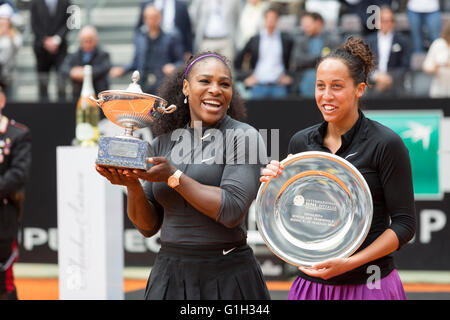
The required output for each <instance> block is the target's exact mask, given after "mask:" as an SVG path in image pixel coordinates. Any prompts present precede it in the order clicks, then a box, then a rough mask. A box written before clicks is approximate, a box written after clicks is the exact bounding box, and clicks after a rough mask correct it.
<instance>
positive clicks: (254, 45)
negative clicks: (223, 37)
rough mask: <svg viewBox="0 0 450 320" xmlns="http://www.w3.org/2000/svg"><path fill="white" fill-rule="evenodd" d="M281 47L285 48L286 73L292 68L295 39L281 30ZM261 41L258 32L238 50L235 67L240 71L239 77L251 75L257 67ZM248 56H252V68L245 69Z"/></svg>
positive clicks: (284, 62)
mask: <svg viewBox="0 0 450 320" xmlns="http://www.w3.org/2000/svg"><path fill="white" fill-rule="evenodd" d="M280 34H281V47H282V50H283V65H284V69H285V70H286V73H287V72H288V71H289V69H290V63H291V53H292V47H293V41H292V38H291V37H290V35H289V34H287V33H285V32H281V33H280ZM259 41H260V35H259V34H257V35H255V36H253V37H251V38H250V40H249V41H248V42H247V43H246V45H245V46H244V48H243V49H242V50H241V51H239V52H238V54H237V55H236V58H235V60H234V67H235V69H236V70H237V71H239V73H240V75H238V78H239V79H244V78H246V77H247V76H249V75H250V74H251V73H252V72H253V71H254V70H255V68H256V63H257V62H258V58H259ZM246 57H250V70H248V71H246V70H243V62H244V59H245V58H246Z"/></svg>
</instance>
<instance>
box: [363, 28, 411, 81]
mask: <svg viewBox="0 0 450 320" xmlns="http://www.w3.org/2000/svg"><path fill="white" fill-rule="evenodd" d="M377 39H378V33H377V32H374V33H372V34H370V35H368V36H367V37H366V42H367V44H368V45H369V47H370V49H371V50H372V52H373V54H374V55H375V59H376V61H377V62H376V63H378V57H379V53H378V40H377ZM409 59H410V50H409V48H408V41H407V40H406V38H405V37H404V36H403V35H402V34H401V33H399V32H394V38H393V40H392V46H391V54H390V56H389V62H388V72H393V71H397V72H402V73H403V72H406V71H408V69H409Z"/></svg>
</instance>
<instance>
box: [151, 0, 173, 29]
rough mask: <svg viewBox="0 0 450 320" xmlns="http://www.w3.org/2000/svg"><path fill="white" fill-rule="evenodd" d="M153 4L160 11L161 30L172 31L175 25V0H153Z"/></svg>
mask: <svg viewBox="0 0 450 320" xmlns="http://www.w3.org/2000/svg"><path fill="white" fill-rule="evenodd" d="M154 6H155V7H156V8H157V9H158V10H159V11H160V12H161V13H162V21H161V28H162V29H163V31H164V32H166V33H170V32H172V31H173V29H174V27H175V0H155V2H154Z"/></svg>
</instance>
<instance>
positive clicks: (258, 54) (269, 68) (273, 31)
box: [234, 7, 293, 99]
mask: <svg viewBox="0 0 450 320" xmlns="http://www.w3.org/2000/svg"><path fill="white" fill-rule="evenodd" d="M278 18H279V13H278V11H277V10H276V9H275V8H273V7H270V8H269V9H267V11H266V13H265V15H264V29H263V30H261V32H260V33H259V34H257V35H255V36H253V37H251V38H250V40H249V41H248V42H247V44H246V45H245V46H244V48H243V49H242V50H241V51H240V52H238V54H237V56H236V59H235V63H234V67H235V69H236V72H237V73H239V74H240V75H239V76H238V78H245V79H244V85H245V86H246V87H248V88H251V96H252V98H254V99H261V98H266V97H271V98H284V97H286V96H287V94H288V86H289V85H290V84H291V83H292V77H291V76H290V75H288V74H287V72H288V70H289V64H290V60H291V52H292V45H293V41H292V39H291V37H290V36H289V35H288V34H286V33H284V32H280V31H279V30H278V29H277V23H278ZM244 60H249V65H250V68H249V69H250V70H248V72H246V71H245V70H244V69H243V66H244Z"/></svg>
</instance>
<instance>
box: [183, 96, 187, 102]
mask: <svg viewBox="0 0 450 320" xmlns="http://www.w3.org/2000/svg"><path fill="white" fill-rule="evenodd" d="M183 102H184V104H187V103H188V100H187V97H186V96H185V97H184V101H183Z"/></svg>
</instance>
